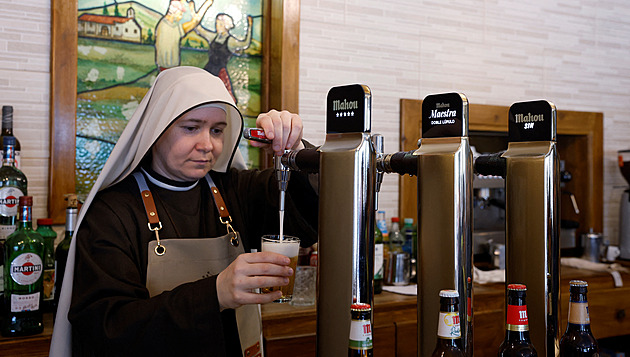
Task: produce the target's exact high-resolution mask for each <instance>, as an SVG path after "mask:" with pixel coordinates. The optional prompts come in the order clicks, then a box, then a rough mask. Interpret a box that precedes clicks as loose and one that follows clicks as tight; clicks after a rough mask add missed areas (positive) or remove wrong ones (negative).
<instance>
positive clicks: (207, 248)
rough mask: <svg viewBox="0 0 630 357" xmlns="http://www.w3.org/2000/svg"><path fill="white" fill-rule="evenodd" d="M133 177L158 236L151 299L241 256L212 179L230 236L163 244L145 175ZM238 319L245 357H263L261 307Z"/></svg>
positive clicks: (153, 244) (151, 258)
mask: <svg viewBox="0 0 630 357" xmlns="http://www.w3.org/2000/svg"><path fill="white" fill-rule="evenodd" d="M133 176H134V178H135V179H136V182H137V183H138V187H139V188H140V191H141V195H142V200H143V202H144V206H145V211H146V213H147V219H148V221H149V223H148V226H149V230H151V231H154V232H155V235H156V240H154V241H150V242H149V247H148V249H149V252H148V266H147V289H148V290H149V295H150V296H155V295H158V294H160V293H162V292H163V291H166V290H171V289H173V288H175V287H177V286H178V285H181V284H183V283H186V282H192V281H196V280H199V279H202V278H205V277H208V276H211V275H218V274H219V273H220V272H221V271H223V270H224V269H225V268H227V266H228V265H230V263H232V261H234V259H236V257H237V256H238V255H239V254H242V253H244V250H243V247H242V245H240V244H239V234H238V232H236V231H235V230H234V228H233V227H232V225H231V224H230V223H231V222H232V218H231V217H230V214H229V212H228V210H227V207H226V206H225V202H224V201H223V198H222V197H221V194H220V193H219V190H218V189H217V187H216V185H215V184H214V182H213V181H212V178H211V177H210V175H206V181H207V182H208V185H209V186H210V191H211V192H212V195H213V198H214V202H215V204H216V206H217V210H218V211H219V215H220V220H221V223H223V224H225V225H226V228H227V234H226V235H225V236H222V237H217V238H174V239H162V240H160V238H159V234H158V231H159V230H160V229H161V228H162V224H161V222H160V220H159V217H158V215H157V210H156V208H155V203H154V201H153V196H152V195H151V192H150V190H149V187H148V185H147V183H146V180H145V178H144V175H143V174H142V173H140V172H135V173H134V174H133ZM167 248H168V252H167ZM152 252H154V253H155V254H152ZM235 315H236V322H237V327H238V333H239V338H240V342H241V350H242V351H243V356H244V357H257V356H263V349H262V319H261V316H260V306H259V305H243V306H241V307H239V308H236V309H235Z"/></svg>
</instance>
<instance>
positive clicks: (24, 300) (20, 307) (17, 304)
mask: <svg viewBox="0 0 630 357" xmlns="http://www.w3.org/2000/svg"><path fill="white" fill-rule="evenodd" d="M37 310H39V292H36V293H34V294H27V295H18V294H12V295H11V312H23V311H37Z"/></svg>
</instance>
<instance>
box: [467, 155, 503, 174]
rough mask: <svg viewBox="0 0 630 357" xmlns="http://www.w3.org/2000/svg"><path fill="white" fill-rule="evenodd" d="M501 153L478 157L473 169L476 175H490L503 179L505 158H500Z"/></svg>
mask: <svg viewBox="0 0 630 357" xmlns="http://www.w3.org/2000/svg"><path fill="white" fill-rule="evenodd" d="M503 153H504V152H503V151H501V152H498V153H494V154H486V155H479V156H477V158H475V163H474V168H475V172H476V173H477V174H478V175H492V176H501V177H505V170H506V168H507V166H506V165H507V164H506V161H505V158H504V157H503V156H502V155H503Z"/></svg>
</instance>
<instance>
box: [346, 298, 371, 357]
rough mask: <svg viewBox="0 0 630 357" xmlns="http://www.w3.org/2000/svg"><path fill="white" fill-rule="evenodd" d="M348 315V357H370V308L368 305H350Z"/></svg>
mask: <svg viewBox="0 0 630 357" xmlns="http://www.w3.org/2000/svg"><path fill="white" fill-rule="evenodd" d="M350 313H351V316H352V320H351V321H350V340H349V342H348V357H372V356H373V353H374V352H373V344H372V307H371V306H370V304H352V306H351V307H350Z"/></svg>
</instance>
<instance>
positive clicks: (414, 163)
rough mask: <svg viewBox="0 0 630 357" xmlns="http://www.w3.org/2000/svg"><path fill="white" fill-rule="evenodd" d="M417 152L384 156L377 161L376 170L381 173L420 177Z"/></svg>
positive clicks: (402, 152)
mask: <svg viewBox="0 0 630 357" xmlns="http://www.w3.org/2000/svg"><path fill="white" fill-rule="evenodd" d="M415 151H416V150H411V151H401V152H396V153H393V154H383V155H381V157H380V158H377V159H376V168H377V170H379V171H381V172H387V173H391V172H395V173H397V174H400V175H404V174H408V175H409V176H417V175H418V157H417V156H416V155H414V153H415Z"/></svg>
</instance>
